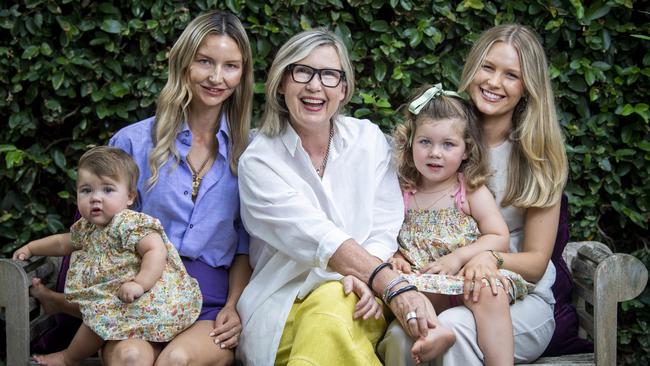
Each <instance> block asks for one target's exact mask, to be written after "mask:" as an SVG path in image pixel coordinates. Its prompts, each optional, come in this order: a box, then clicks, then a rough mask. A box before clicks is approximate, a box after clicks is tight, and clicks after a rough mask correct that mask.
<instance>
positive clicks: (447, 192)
mask: <svg viewBox="0 0 650 366" xmlns="http://www.w3.org/2000/svg"><path fill="white" fill-rule="evenodd" d="M453 189H454V186H452V187H451V188H446V189H443V190H440V191H437V192H444V193H443V194H441V195H440V197H438V198H436V199H435V200H434V201H433V203H431V204H430V205H428V206H427V207H425V208H424V210H428V209H430V208H431V207H433V206H434V205H435V204H436V203H438V202H439V201H440V200H441V199H442V198H443V197H445V196H446V195H447V194H449V192H451V191H452V190H453ZM417 193H418V192H415V194H413V202H415V206H417V208H418V209H420V210H422V208H421V207H420V204H419V203H418V199H417V198H416V197H415V195H416V194H417ZM431 193H433V192H431Z"/></svg>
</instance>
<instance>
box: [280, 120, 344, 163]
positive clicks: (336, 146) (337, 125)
mask: <svg viewBox="0 0 650 366" xmlns="http://www.w3.org/2000/svg"><path fill="white" fill-rule="evenodd" d="M343 119H344V117H341V116H339V117H337V118H336V119H335V120H334V136H333V137H332V146H331V149H332V150H331V151H330V157H331V158H334V157H335V156H338V154H339V153H340V152H341V151H342V150H343V149H344V148H345V147H347V146H348V139H349V137H348V136H347V132H348V131H347V130H346V129H345V128H341V126H342V125H344V123H345V122H344V121H343ZM280 139H282V143H283V144H284V146H285V148H286V149H287V151H289V154H291V156H292V157H293V156H294V154H295V153H296V151H297V150H298V146H299V145H300V136H298V133H297V132H296V130H294V129H293V126H291V124H290V123H288V122H287V124H286V128H285V129H284V131H283V132H282V134H281V135H280Z"/></svg>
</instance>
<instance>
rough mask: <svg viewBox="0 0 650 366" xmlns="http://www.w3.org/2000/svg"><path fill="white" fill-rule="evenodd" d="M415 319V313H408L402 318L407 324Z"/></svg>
mask: <svg viewBox="0 0 650 366" xmlns="http://www.w3.org/2000/svg"><path fill="white" fill-rule="evenodd" d="M417 318H418V314H417V313H416V312H415V311H409V312H408V313H406V316H405V317H404V319H406V322H407V323H408V322H409V320H411V319H417Z"/></svg>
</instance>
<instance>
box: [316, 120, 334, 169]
mask: <svg viewBox="0 0 650 366" xmlns="http://www.w3.org/2000/svg"><path fill="white" fill-rule="evenodd" d="M332 137H334V126H333V124H332V123H330V136H329V139H328V140H327V150H325V157H323V162H322V163H320V167H318V168H315V169H316V174H318V176H319V177H321V178H323V174H325V166H327V160H328V158H329V156H330V146H331V145H332Z"/></svg>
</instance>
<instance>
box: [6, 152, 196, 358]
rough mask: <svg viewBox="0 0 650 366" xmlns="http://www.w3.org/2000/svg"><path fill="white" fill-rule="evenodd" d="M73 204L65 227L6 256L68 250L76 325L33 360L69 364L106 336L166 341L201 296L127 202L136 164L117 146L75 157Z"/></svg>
mask: <svg viewBox="0 0 650 366" xmlns="http://www.w3.org/2000/svg"><path fill="white" fill-rule="evenodd" d="M77 173H78V176H77V207H78V209H79V213H80V214H81V219H79V221H77V222H76V223H74V224H73V225H72V227H71V228H70V232H69V233H66V234H58V235H52V236H48V237H45V238H42V239H38V240H35V241H32V242H30V243H28V244H27V245H25V246H24V247H22V248H20V249H18V250H17V251H16V252H15V253H14V255H13V258H14V259H18V260H25V259H27V258H29V257H30V256H32V255H57V256H62V255H70V254H71V255H72V258H71V263H70V269H69V271H68V277H67V282H66V286H65V297H66V299H67V300H69V301H70V302H72V303H75V304H78V305H79V310H80V311H81V315H82V318H83V324H82V325H81V327H80V328H79V330H78V331H77V334H76V335H75V337H74V339H73V340H72V342H71V343H70V346H69V347H68V348H67V349H65V350H63V351H61V352H57V353H52V354H48V355H36V356H34V360H35V361H36V362H38V363H39V364H41V365H77V364H79V363H80V362H81V361H82V360H83V359H85V358H87V357H89V356H91V355H92V354H94V353H95V352H97V350H98V349H99V348H100V347H101V346H102V344H103V343H104V341H107V340H123V339H131V338H135V339H142V340H145V341H149V342H168V341H170V340H171V339H172V338H173V337H174V336H175V335H176V334H178V333H180V332H181V331H183V330H184V329H186V328H188V327H189V326H190V325H192V323H193V322H194V321H195V320H196V319H197V318H198V316H199V313H200V311H201V301H202V299H201V293H200V291H199V286H198V284H197V282H196V280H195V279H193V278H192V277H190V276H189V275H188V274H187V271H186V270H185V267H184V266H183V263H182V261H181V258H180V257H179V255H178V252H177V251H176V249H175V248H174V246H173V245H172V244H171V243H170V242H169V240H168V239H167V236H166V235H165V232H164V230H163V228H162V226H161V224H160V222H159V221H158V220H157V219H155V218H153V217H151V216H148V215H146V214H143V213H140V212H135V211H131V210H129V209H128V207H129V206H130V205H131V204H133V202H134V200H135V198H136V183H137V180H138V175H139V172H138V167H137V166H136V164H135V162H134V161H133V159H132V158H131V157H130V156H129V155H128V154H127V153H125V152H124V151H122V150H121V149H118V148H113V147H106V146H100V147H95V148H92V149H91V150H89V151H87V152H86V153H85V154H84V155H83V156H82V157H81V160H80V161H79V167H78V172H77Z"/></svg>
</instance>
